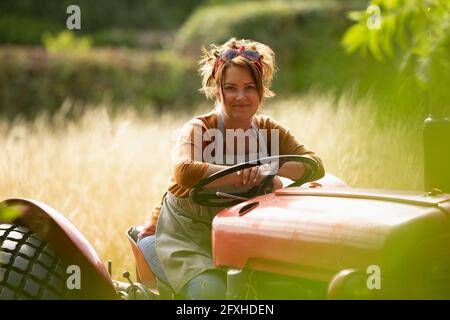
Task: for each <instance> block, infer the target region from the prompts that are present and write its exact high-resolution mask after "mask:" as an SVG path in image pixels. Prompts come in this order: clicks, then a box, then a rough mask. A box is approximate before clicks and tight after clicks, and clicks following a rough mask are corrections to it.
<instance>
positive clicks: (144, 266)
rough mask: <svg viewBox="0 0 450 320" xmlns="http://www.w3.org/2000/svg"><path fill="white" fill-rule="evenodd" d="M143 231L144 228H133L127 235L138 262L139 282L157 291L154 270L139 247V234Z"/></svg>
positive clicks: (137, 273)
mask: <svg viewBox="0 0 450 320" xmlns="http://www.w3.org/2000/svg"><path fill="white" fill-rule="evenodd" d="M142 229H143V227H142V226H138V227H131V228H130V229H128V230H127V232H125V235H126V237H127V239H128V241H129V242H130V245H131V250H132V251H133V255H134V260H135V262H136V275H137V280H138V282H141V283H143V284H144V285H145V286H147V287H148V288H150V289H157V288H156V287H157V286H156V277H155V275H154V274H153V272H152V269H150V266H149V265H148V263H147V261H146V260H145V257H144V255H143V253H142V252H141V249H139V247H138V245H137V240H138V234H139V232H141V230H142Z"/></svg>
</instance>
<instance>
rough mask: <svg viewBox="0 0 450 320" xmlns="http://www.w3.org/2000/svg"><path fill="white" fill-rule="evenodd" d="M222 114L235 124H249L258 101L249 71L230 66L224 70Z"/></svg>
mask: <svg viewBox="0 0 450 320" xmlns="http://www.w3.org/2000/svg"><path fill="white" fill-rule="evenodd" d="M222 83H223V85H222V94H223V101H221V99H222V98H221V97H220V96H219V97H217V98H218V99H219V101H220V102H222V114H223V115H224V117H225V118H227V120H229V121H232V122H233V123H236V124H241V123H247V121H248V122H249V123H251V119H252V117H253V115H254V114H255V113H256V111H257V110H258V107H259V103H260V99H259V94H258V90H257V88H256V84H255V82H254V81H253V78H252V75H251V73H250V71H249V70H248V69H247V68H245V67H240V66H235V65H231V66H229V67H227V68H226V69H225V70H224V76H223V81H222Z"/></svg>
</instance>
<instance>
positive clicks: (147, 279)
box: [125, 226, 182, 299]
mask: <svg viewBox="0 0 450 320" xmlns="http://www.w3.org/2000/svg"><path fill="white" fill-rule="evenodd" d="M143 228H144V227H143V226H135V227H131V228H130V229H128V230H127V232H126V233H125V234H126V236H127V239H128V240H129V242H130V245H131V249H132V250H133V254H134V260H135V261H136V275H137V281H138V282H140V283H142V284H144V285H145V286H146V287H148V288H150V289H153V290H157V291H158V292H159V294H160V297H161V299H181V298H182V297H181V296H179V295H177V294H175V293H174V292H173V290H172V288H171V287H170V286H169V285H168V284H166V283H164V281H161V280H159V279H158V278H157V277H156V276H155V274H154V273H153V271H152V269H151V268H150V266H149V264H148V263H147V260H145V257H144V254H143V253H142V251H141V249H140V248H139V247H138V245H137V240H138V234H139V233H140V232H141V231H142V229H143Z"/></svg>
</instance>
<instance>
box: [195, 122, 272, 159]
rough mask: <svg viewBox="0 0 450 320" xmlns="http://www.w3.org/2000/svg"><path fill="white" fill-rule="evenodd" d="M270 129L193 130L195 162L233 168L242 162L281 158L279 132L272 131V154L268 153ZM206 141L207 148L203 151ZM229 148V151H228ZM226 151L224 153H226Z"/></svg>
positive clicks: (197, 127) (198, 128)
mask: <svg viewBox="0 0 450 320" xmlns="http://www.w3.org/2000/svg"><path fill="white" fill-rule="evenodd" d="M268 138H269V137H268V130H266V129H260V130H258V132H257V133H255V130H253V129H248V130H245V131H244V130H243V129H226V130H225V137H224V135H223V134H222V131H221V130H218V129H208V130H205V131H204V132H203V130H202V128H201V127H200V126H195V127H194V141H193V144H192V145H193V148H194V150H193V154H194V161H200V162H201V161H203V162H208V163H212V164H221V165H233V164H236V163H242V162H246V161H249V162H256V161H257V160H258V159H261V158H265V157H268V156H269V154H270V155H272V156H276V155H279V130H277V129H272V130H270V141H271V144H270V153H269V152H268V150H267V143H266V142H267V140H268ZM203 142H206V147H205V148H202V145H203ZM225 146H226V150H225ZM224 152H225V153H224Z"/></svg>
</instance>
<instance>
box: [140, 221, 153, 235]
mask: <svg viewBox="0 0 450 320" xmlns="http://www.w3.org/2000/svg"><path fill="white" fill-rule="evenodd" d="M155 232H156V226H155V225H154V224H153V223H152V222H151V221H150V222H149V223H147V224H146V225H145V227H144V229H143V230H142V231H141V232H139V234H138V237H139V238H143V237H147V236H151V235H152V234H155Z"/></svg>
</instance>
